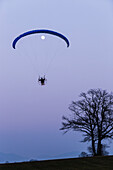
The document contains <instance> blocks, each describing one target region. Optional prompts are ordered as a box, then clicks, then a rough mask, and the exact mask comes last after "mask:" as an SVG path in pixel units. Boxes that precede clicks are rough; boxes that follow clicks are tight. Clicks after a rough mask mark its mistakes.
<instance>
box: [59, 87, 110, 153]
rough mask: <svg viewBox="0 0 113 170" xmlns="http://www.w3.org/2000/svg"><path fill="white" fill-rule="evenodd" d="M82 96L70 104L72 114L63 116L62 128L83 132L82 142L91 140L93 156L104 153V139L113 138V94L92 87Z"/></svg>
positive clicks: (65, 130) (66, 130)
mask: <svg viewBox="0 0 113 170" xmlns="http://www.w3.org/2000/svg"><path fill="white" fill-rule="evenodd" d="M80 97H81V98H82V99H81V100H79V101H73V102H72V103H71V105H70V106H69V110H71V112H72V116H71V117H69V118H68V117H65V116H63V117H62V119H63V122H62V127H61V128H60V130H63V131H64V133H66V132H68V131H69V130H71V129H72V130H74V131H80V132H82V133H83V136H84V139H83V141H82V142H86V141H87V142H90V141H91V148H92V153H93V156H96V155H102V149H103V148H102V146H103V145H102V141H103V140H105V139H113V94H112V93H108V92H107V91H106V90H101V89H91V90H89V91H88V92H87V93H81V94H80ZM96 143H97V147H96Z"/></svg>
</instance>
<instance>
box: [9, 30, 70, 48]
mask: <svg viewBox="0 0 113 170" xmlns="http://www.w3.org/2000/svg"><path fill="white" fill-rule="evenodd" d="M36 33H46V34H51V35H55V36H57V37H59V38H61V39H63V40H64V41H65V42H66V44H67V47H69V40H68V39H67V38H66V37H65V36H64V35H63V34H61V33H58V32H56V31H52V30H47V29H39V30H32V31H27V32H25V33H23V34H21V35H19V36H18V37H17V38H15V40H14V41H13V44H12V46H13V48H14V49H15V48H16V43H17V42H18V40H20V39H21V38H23V37H25V36H28V35H31V34H36ZM43 38H44V37H43Z"/></svg>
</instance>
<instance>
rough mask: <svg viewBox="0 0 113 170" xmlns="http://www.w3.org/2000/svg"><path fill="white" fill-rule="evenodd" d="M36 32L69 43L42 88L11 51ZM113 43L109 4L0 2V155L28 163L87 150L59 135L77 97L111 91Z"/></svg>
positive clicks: (76, 138)
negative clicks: (21, 38) (53, 32)
mask: <svg viewBox="0 0 113 170" xmlns="http://www.w3.org/2000/svg"><path fill="white" fill-rule="evenodd" d="M39 28H47V29H51V30H56V31H58V32H60V33H63V34H64V35H66V36H67V37H68V38H69V40H70V47H69V48H68V49H67V48H65V45H64V44H63V43H62V44H61V46H60V48H59V49H58V54H57V56H56V57H55V60H54V62H53V63H52V64H51V68H50V70H49V72H48V74H47V79H48V82H47V84H46V86H44V87H41V86H39V84H38V83H37V76H38V75H37V72H36V70H35V68H34V67H32V66H31V65H32V64H31V63H30V62H29V59H27V56H25V55H23V56H21V55H20V54H19V53H18V50H14V49H13V48H12V46H11V44H12V41H13V40H14V38H15V37H16V36H18V35H19V34H21V33H23V32H25V31H28V30H32V29H39ZM53 42H54V40H52V44H54V43H53ZM50 43H51V41H50ZM57 44H58V42H57ZM112 44H113V2H112V1H111V0H69V1H66V0H54V1H53V0H24V1H23V0H10V1H8V0H4V1H0V151H1V152H4V153H16V154H18V155H21V156H24V157H25V158H26V159H27V158H28V159H31V158H35V159H38V158H40V157H41V156H42V158H45V157H46V158H50V157H53V156H55V155H59V154H63V153H67V152H73V151H74V152H75V155H78V154H79V153H80V152H81V151H86V149H87V146H88V145H86V144H83V143H80V140H81V139H82V138H81V134H80V133H75V132H69V133H67V134H66V135H63V134H62V132H61V131H59V128H60V127H61V122H62V116H63V115H69V114H70V111H69V110H68V106H69V104H70V103H71V101H72V100H78V99H79V98H78V96H79V94H80V93H81V92H87V90H89V89H91V88H102V89H106V90H108V92H111V91H113V81H112V79H113V48H112ZM18 45H20V46H21V42H20V44H18ZM47 47H48V45H47ZM51 50H53V48H51ZM51 50H49V51H51ZM38 52H39V51H38ZM110 146H111V147H110V153H111V154H113V144H111V145H110ZM40 155H41V156H40Z"/></svg>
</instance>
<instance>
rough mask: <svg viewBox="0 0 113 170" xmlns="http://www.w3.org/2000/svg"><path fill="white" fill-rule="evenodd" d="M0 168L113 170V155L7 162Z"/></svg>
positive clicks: (5, 169) (7, 169)
mask: <svg viewBox="0 0 113 170" xmlns="http://www.w3.org/2000/svg"><path fill="white" fill-rule="evenodd" d="M0 170H113V156H103V157H87V158H73V159H59V160H47V161H34V162H22V163H6V164H0Z"/></svg>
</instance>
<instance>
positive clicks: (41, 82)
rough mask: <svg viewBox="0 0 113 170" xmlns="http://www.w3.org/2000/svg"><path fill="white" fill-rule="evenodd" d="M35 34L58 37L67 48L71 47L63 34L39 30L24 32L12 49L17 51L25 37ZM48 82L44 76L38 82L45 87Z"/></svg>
mask: <svg viewBox="0 0 113 170" xmlns="http://www.w3.org/2000/svg"><path fill="white" fill-rule="evenodd" d="M33 34H49V35H53V36H56V37H58V38H60V39H62V40H63V41H64V42H65V43H66V46H67V47H69V45H70V43H69V40H68V38H67V37H66V36H64V35H63V34H61V33H59V32H56V31H53V30H48V29H37V30H31V31H27V32H24V33H22V34H20V35H19V36H17V37H16V38H15V39H14V41H13V43H12V47H13V48H14V49H16V47H17V42H18V41H20V40H21V39H23V38H24V37H27V36H29V35H33ZM46 81H47V79H46V78H45V75H44V77H40V76H39V79H38V82H39V83H40V84H41V85H45V82H46Z"/></svg>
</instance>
